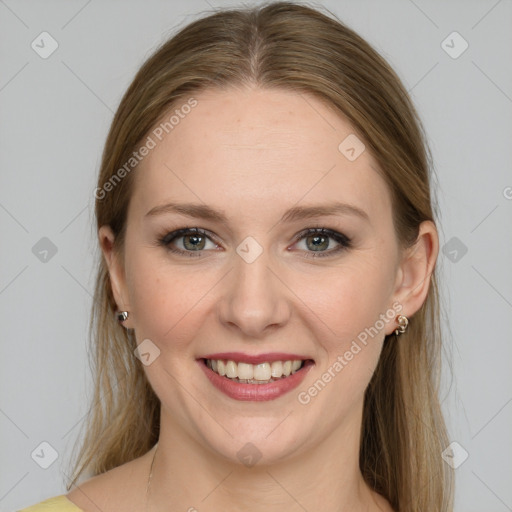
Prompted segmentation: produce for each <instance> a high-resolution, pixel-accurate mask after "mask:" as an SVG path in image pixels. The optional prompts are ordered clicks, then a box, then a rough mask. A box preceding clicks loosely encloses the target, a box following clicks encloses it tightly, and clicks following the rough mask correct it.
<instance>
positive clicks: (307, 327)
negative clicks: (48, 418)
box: [25, 2, 452, 512]
mask: <svg viewBox="0 0 512 512" xmlns="http://www.w3.org/2000/svg"><path fill="white" fill-rule="evenodd" d="M429 182H430V177H429V158H428V148H427V147H426V143H425V138H424V135H423V131H422V128H421V123H420V121H419V119H418V117H417V114H416V111H415V109H414V107H413V105H412V103H411V101H410V99H409V97H408V95H407V92H406V90H405V89H404V87H403V85H402V84H401V82H400V80H399V79H398V77H397V76H396V74H395V73H394V72H393V71H392V70H391V69H390V67H389V65H388V64H387V63H386V62H385V61H384V60H383V59H382V57H380V56H379V55H378V54H377V53H376V51H375V50H373V49H372V48H371V47H370V46H369V45H368V43H366V42H365V41H364V40H362V39H361V38H360V37H359V36H358V35H357V34H355V33H354V32H353V31H352V30H350V29H349V28H347V27H346V26H344V25H343V24H342V23H341V22H339V21H338V20H337V19H335V18H334V17H330V16H327V15H324V14H322V13H320V12H319V11H317V10H314V9H311V8H308V7H305V6H299V5H296V4H293V3H289V2H279V3H273V4H269V5H267V6H263V7H257V8H247V9H240V10H229V11H221V12H218V13H216V14H213V15H210V16H208V17H205V18H203V19H200V20H198V21H195V22H193V23H191V24H190V25H188V26H187V27H185V28H184V29H183V30H181V31H180V32H179V33H178V34H177V35H176V36H175V37H173V38H172V39H171V40H169V41H168V42H166V43H165V44H164V45H163V46H162V47H161V48H160V49H159V50H158V51H156V53H154V55H153V56H151V57H150V58H149V59H148V61H147V62H146V63H145V64H144V65H143V66H142V68H141V69H140V71H139V72H138V74H137V76H136V77H135V79H134V81H133V83H132V84H131V85H130V87H129V89H128V91H127V92H126V94H125V96H124V98H123V99H122V101H121V104H120V106H119V108H118V110H117V112H116V115H115V118H114V120H113V123H112V126H111V129H110V133H109V135H108V139H107V142H106V146H105V150H104V154H103V161H102V166H101V170H100V176H99V180H98V187H97V189H96V190H95V196H96V216H97V226H98V239H99V245H100V247H101V250H102V258H101V261H100V262H99V267H98V276H97V284H96V296H95V300H94V309H93V316H92V318H93V324H92V327H93V330H92V332H93V340H94V343H95V395H94V401H93V403H92V405H91V409H90V415H89V418H88V424H87V429H86V432H85V437H84V442H83V445H82V447H81V452H80V453H79V455H78V457H77V460H76V469H75V474H74V476H73V479H72V481H71V482H70V484H69V486H68V491H70V492H69V493H68V494H67V495H62V496H58V497H55V498H52V499H50V500H47V501H45V502H43V503H41V504H39V505H35V506H34V507H29V508H28V509H25V510H28V511H30V512H33V511H39V510H43V507H45V506H46V507H47V508H44V510H73V511H78V510H83V511H86V512H93V511H94V512H96V511H104V512H107V511H108V512H118V511H119V512H120V511H123V512H129V511H136V510H137V511H140V510H150V511H155V512H158V511H164V510H165V511H169V510H190V511H192V510H199V511H200V510H212V511H215V510H241V509H243V510H254V511H259V510H266V511H274V510H283V509H286V510H300V509H302V510H310V511H311V510H318V509H322V510H324V511H328V512H329V511H338V510H365V511H420V510H436V511H450V510H452V485H451V481H452V475H451V473H450V468H449V467H448V466H447V465H446V464H444V462H443V460H442V458H441V452H442V451H443V450H444V449H445V448H446V446H447V444H448V442H447V437H446V431H445V424H444V421H443V417H442V415H441V411H440V406H439V401H438V397H437V385H438V376H439V355H440V335H439V308H438V288H437V284H436V283H437V281H436V267H435V264H436V259H437V254H438V245H439V242H438V235H437V230H436V225H435V220H434V215H433V210H432V199H431V192H430V183H429ZM86 470H87V471H89V476H92V478H89V479H88V480H86V481H85V482H83V483H81V484H80V485H76V482H77V481H78V478H79V477H80V476H81V475H83V474H84V472H85V471H86Z"/></svg>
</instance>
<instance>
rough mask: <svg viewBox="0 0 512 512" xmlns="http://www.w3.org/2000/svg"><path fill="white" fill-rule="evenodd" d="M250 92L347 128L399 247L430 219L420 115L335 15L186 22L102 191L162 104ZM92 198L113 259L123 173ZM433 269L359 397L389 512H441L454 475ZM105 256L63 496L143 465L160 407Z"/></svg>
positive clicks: (370, 472)
mask: <svg viewBox="0 0 512 512" xmlns="http://www.w3.org/2000/svg"><path fill="white" fill-rule="evenodd" d="M232 85H235V86H243V85H251V86H254V85H256V86H258V87H261V88H279V89H284V90H289V91H293V92H299V93H308V94H312V95H314V96H315V97H316V98H318V99H319V100H321V101H323V102H324V103H326V104H327V105H329V106H331V107H332V108H333V109H335V110H336V111H337V112H339V114H340V115H342V116H344V117H345V119H347V120H348V121H349V122H350V123H351V125H352V127H353V129H354V131H355V133H357V135H358V137H360V138H361V139H362V140H363V141H364V143H365V145H366V148H367V150H369V151H370V152H371V154H372V155H373V157H374V158H375V159H376V161H377V162H378V165H379V169H378V171H379V172H381V174H382V176H383V177H384V179H385V181H386V183H387V185H388V187H389V190H390V192H391V196H392V205H393V212H392V213H393V221H394V226H395V231H396V236H397V239H398V240H399V243H400V245H401V246H402V247H408V246H410V245H411V244H413V243H414V242H415V241H416V239H417V236H418V228H419V225H420V223H421V222H422V221H426V220H430V221H434V206H433V204H434V201H433V198H432V197H431V172H432V169H431V157H430V153H429V150H428V145H427V143H426V137H425V135H424V131H423V128H422V125H421V122H420V120H419V118H418V115H417V113H416V110H415V108H414V106H413V104H412V102H411V100H410V98H409V95H408V94H407V91H406V90H405V88H404V86H403V85H402V83H401V81H400V79H399V78H398V76H397V75H396V74H395V72H394V71H393V70H392V69H391V68H390V66H389V65H388V63H387V62H386V61H385V60H384V59H383V58H382V57H381V56H380V55H379V54H378V53H377V52H376V51H375V50H374V49H373V48H372V47H371V46H370V45H369V44H368V43H367V42H366V41H365V40H364V39H362V38H361V37H360V36H358V35H357V34H356V33H355V32H354V31H352V30H351V29H349V28H348V27H347V26H345V25H344V24H343V23H342V22H340V21H339V20H338V19H337V18H336V17H335V16H334V15H332V13H328V14H323V13H321V12H320V11H319V10H317V9H313V8H310V7H307V6H305V5H298V4H295V3H291V2H277V3H271V4H267V5H264V6H259V7H255V8H243V9H232V10H222V11H219V12H216V13H213V14H210V15H208V16H206V17H203V18H202V19H199V20H197V21H194V22H192V23H190V24H189V25H187V26H186V27H185V28H183V29H182V30H180V31H179V32H178V33H177V34H176V35H175V36H174V37H172V38H171V39H170V40H168V41H166V42H165V43H164V44H163V45H162V46H161V47H160V48H158V49H157V50H156V51H155V52H154V53H153V55H152V56H151V57H150V58H149V59H148V60H147V61H146V62H145V63H144V64H143V66H142V67H141V69H140V70H139V71H138V73H137V74H136V76H135V78H134V80H133V82H132V83H131V85H130V86H129V88H128V90H127V91H126V93H125V95H124V97H123V98H122V100H121V103H120V105H119V108H118V109H117V112H116V114H115V116H114V119H113V121H112V125H111V128H110V132H109V134H108V138H107V141H106V145H105V148H104V152H103V158H102V162H101V169H100V173H99V179H98V190H100V189H102V190H105V188H104V187H105V184H106V183H107V182H108V181H109V180H111V178H112V176H113V175H114V174H115V173H116V172H117V171H118V170H119V169H120V168H121V167H122V166H123V165H124V164H125V163H126V162H127V161H128V160H129V158H130V156H131V154H132V152H133V151H134V150H136V149H137V148H138V146H139V145H140V144H141V143H142V142H143V141H144V140H145V137H147V134H148V133H149V132H150V130H151V129H152V128H153V127H154V126H155V125H156V123H157V122H159V121H160V119H161V118H162V116H163V115H164V114H165V113H166V112H168V111H169V110H170V109H171V107H173V106H175V105H179V104H180V103H184V102H185V101H186V100H187V98H190V96H191V95H192V94H194V93H198V92H200V91H201V90H204V89H207V88H213V87H220V88H222V87H228V86H232ZM135 172H136V170H135V171H132V172H130V173H126V175H125V176H123V179H122V180H120V181H119V183H116V185H115V186H114V187H110V188H111V190H109V192H108V193H106V194H102V196H101V197H99V196H97V200H96V219H97V227H98V229H99V227H101V226H102V225H110V227H111V228H112V230H113V232H114V234H115V235H116V240H115V250H116V251H117V252H118V253H119V254H120V255H121V256H122V253H123V250H122V249H123V243H124V235H125V230H126V218H127V211H128V205H129V201H130V198H131V196H132V194H133V175H134V173H135ZM436 276H437V269H436V267H435V268H434V271H433V273H432V275H431V276H430V287H429V292H428V295H427V298H426V300H425V302H424V304H423V305H422V307H421V308H420V310H419V311H418V312H417V313H416V314H415V315H414V316H413V318H412V320H411V322H410V325H409V328H408V330H407V332H406V333H405V334H403V335H401V336H399V337H397V336H395V335H394V334H391V335H389V336H387V337H386V339H385V342H384V346H383V349H382V354H381V357H380V360H379V363H378V366H377V368H376V371H375V373H374V375H373V377H372V379H371V382H370V384H369V386H368V387H367V389H366V394H365V403H364V413H363V422H362V431H361V446H360V468H361V472H362V474H363V476H364V478H365V480H366V482H367V483H368V484H369V485H370V487H372V488H373V489H375V490H376V491H377V492H379V493H380V494H382V495H383V496H384V497H385V498H387V499H388V501H389V502H390V504H391V505H392V507H393V508H394V509H395V510H396V511H407V512H411V511H427V510H428V511H434V510H435V511H443V512H444V511H451V510H452V494H453V489H452V487H453V486H452V473H451V471H450V469H449V468H448V467H447V465H446V464H445V463H444V462H443V460H442V458H441V452H442V451H443V449H444V448H446V445H447V434H446V427H445V423H444V420H443V416H442V414H441V409H440V404H439V399H438V385H439V380H440V374H439V369H440V354H441V333H440V318H439V313H440V312H439V289H438V285H437V277H436ZM116 309H117V308H116V304H115V301H114V299H113V295H112V290H111V286H110V279H109V274H108V269H107V267H106V264H105V262H104V260H103V258H102V257H101V256H100V258H99V260H98V273H97V280H96V289H95V296H94V302H93V309H92V315H91V324H90V330H91V334H92V336H91V342H92V345H93V350H92V351H91V352H92V354H93V357H94V360H93V362H92V366H93V372H94V396H93V400H92V403H91V406H90V410H89V413H88V417H87V422H86V429H85V436H84V439H83V444H82V446H81V449H80V453H79V455H78V456H77V457H76V460H75V465H74V475H73V478H72V481H71V483H70V484H69V485H68V490H69V489H70V488H71V486H72V485H73V484H74V483H75V482H76V481H77V479H78V478H79V476H80V475H81V474H82V473H83V472H84V471H85V470H89V472H90V474H91V475H92V476H94V475H97V474H100V473H103V472H105V471H107V470H109V469H112V468H114V467H117V466H119V465H121V464H124V463H126V462H129V461H131V460H133V459H135V458H137V457H139V456H141V455H143V454H145V453H146V452H147V451H148V450H149V449H151V447H153V445H154V444H155V443H156V442H157V440H158V435H159V424H160V416H159V415H160V402H159V399H158V398H157V396H156V395H155V393H154V391H153V390H152V388H151V387H150V385H149V383H148V381H147V379H146V377H145V374H144V371H143V368H142V365H141V364H140V362H139V361H138V359H137V358H136V357H135V356H134V353H133V351H134V349H135V347H136V340H135V337H134V334H133V331H131V330H126V329H124V328H123V327H122V326H120V325H119V324H118V322H117V321H116V319H115V315H114V313H115V311H116Z"/></svg>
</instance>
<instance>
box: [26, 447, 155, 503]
mask: <svg viewBox="0 0 512 512" xmlns="http://www.w3.org/2000/svg"><path fill="white" fill-rule="evenodd" d="M149 455H152V450H151V451H149V452H148V453H146V454H145V455H143V456H142V457H139V458H138V459H134V460H132V461H130V462H127V463H126V464H123V465H121V466H118V467H116V468H114V469H111V470H109V471H106V472H105V473H102V474H100V475H97V476H94V477H92V478H90V479H89V480H86V481H85V482H83V483H81V484H79V485H77V486H76V487H74V488H73V490H72V491H70V492H69V493H68V494H67V495H66V498H67V499H68V500H70V501H71V502H72V503H73V504H74V505H75V508H74V509H70V511H69V512H78V511H82V512H104V511H106V510H108V511H111V512H131V511H134V512H135V511H138V510H142V509H143V508H144V503H143V502H141V500H142V499H144V497H145V485H146V484H147V479H148V475H149V464H148V463H149V462H150V459H149ZM143 491H144V492H143ZM43 510H44V509H42V510H41V511H39V510H35V511H32V510H28V511H26V512H43ZM19 512H25V511H19ZM65 512H68V511H67V510H66V511H65Z"/></svg>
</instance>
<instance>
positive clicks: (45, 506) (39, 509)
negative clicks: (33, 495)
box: [17, 494, 82, 512]
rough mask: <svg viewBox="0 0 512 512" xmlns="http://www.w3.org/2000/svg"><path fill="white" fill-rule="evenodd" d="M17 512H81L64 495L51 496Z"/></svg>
mask: <svg viewBox="0 0 512 512" xmlns="http://www.w3.org/2000/svg"><path fill="white" fill-rule="evenodd" d="M17 512H82V509H81V508H79V507H77V506H76V505H75V504H74V503H73V502H72V501H70V500H69V499H68V498H67V497H66V496H65V495H64V494H61V495H60V496H53V497H52V498H48V499H46V500H44V501H41V502H40V503H36V504H35V505H31V506H30V507H27V508H24V509H21V510H18V511H17Z"/></svg>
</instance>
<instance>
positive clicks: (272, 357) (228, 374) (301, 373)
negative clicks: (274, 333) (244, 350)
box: [197, 353, 315, 401]
mask: <svg viewBox="0 0 512 512" xmlns="http://www.w3.org/2000/svg"><path fill="white" fill-rule="evenodd" d="M241 359H243V360H241ZM251 361H252V362H251ZM197 362H198V363H199V364H200V366H201V367H202V368H203V371H204V372H205V373H206V376H207V377H208V379H209V380H210V382H211V383H212V384H213V385H214V386H215V387H216V388H217V389H219V390H220V391H222V392H223V393H224V394H226V395H228V396H229V397H231V398H234V399H236V400H253V401H260V400H273V399H275V398H277V397H279V396H281V395H283V394H285V393H287V392H288V391H290V390H292V389H294V388H295V387H297V386H298V385H299V384H300V382H301V381H302V380H303V379H304V377H305V376H306V373H307V372H308V371H309V370H310V369H311V367H312V366H314V364H315V363H314V360H313V359H309V358H301V356H296V355H292V354H262V355H260V356H245V355H243V354H226V353H225V354H214V355H211V356H209V357H203V358H199V359H198V360H197Z"/></svg>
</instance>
